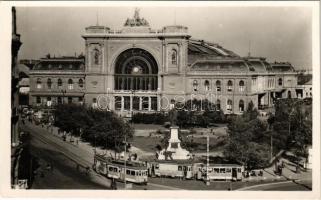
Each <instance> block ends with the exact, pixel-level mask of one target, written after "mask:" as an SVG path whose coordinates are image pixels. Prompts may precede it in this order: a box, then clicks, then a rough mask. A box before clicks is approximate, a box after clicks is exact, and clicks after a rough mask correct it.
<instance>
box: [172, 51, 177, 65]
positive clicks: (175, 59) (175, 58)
mask: <svg viewBox="0 0 321 200" xmlns="http://www.w3.org/2000/svg"><path fill="white" fill-rule="evenodd" d="M171 58H172V64H173V65H176V64H177V51H176V50H175V49H173V50H172V54H171Z"/></svg>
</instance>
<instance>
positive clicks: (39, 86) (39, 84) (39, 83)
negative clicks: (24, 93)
mask: <svg viewBox="0 0 321 200" xmlns="http://www.w3.org/2000/svg"><path fill="white" fill-rule="evenodd" d="M41 88H42V82H41V78H38V79H37V89H41Z"/></svg>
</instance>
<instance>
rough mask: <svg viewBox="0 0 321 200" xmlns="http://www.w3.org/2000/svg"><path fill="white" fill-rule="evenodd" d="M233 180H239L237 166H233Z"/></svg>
mask: <svg viewBox="0 0 321 200" xmlns="http://www.w3.org/2000/svg"><path fill="white" fill-rule="evenodd" d="M232 180H237V168H232Z"/></svg>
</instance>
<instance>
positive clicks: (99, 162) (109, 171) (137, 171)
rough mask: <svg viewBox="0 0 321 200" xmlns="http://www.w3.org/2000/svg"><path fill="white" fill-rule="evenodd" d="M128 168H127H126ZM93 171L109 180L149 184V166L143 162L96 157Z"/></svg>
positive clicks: (97, 155) (102, 156)
mask: <svg viewBox="0 0 321 200" xmlns="http://www.w3.org/2000/svg"><path fill="white" fill-rule="evenodd" d="M125 166H126V167H125ZM93 169H94V170H95V171H96V172H97V173H99V174H102V175H104V176H106V177H107V178H110V179H114V180H119V181H124V180H125V179H126V181H127V182H131V183H136V184H147V181H148V180H147V179H148V176H147V175H148V173H147V166H146V165H145V164H144V163H142V162H134V161H126V165H125V160H115V159H113V158H110V157H106V156H104V155H100V154H96V155H95V156H94V164H93Z"/></svg>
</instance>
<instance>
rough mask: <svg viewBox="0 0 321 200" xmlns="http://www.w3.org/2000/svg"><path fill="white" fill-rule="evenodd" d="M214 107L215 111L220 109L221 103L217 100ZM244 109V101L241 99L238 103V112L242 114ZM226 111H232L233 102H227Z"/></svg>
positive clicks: (229, 100)
mask: <svg viewBox="0 0 321 200" xmlns="http://www.w3.org/2000/svg"><path fill="white" fill-rule="evenodd" d="M215 106H216V109H217V110H220V109H221V101H220V100H219V99H218V100H216V104H215ZM244 109H245V104H244V101H243V100H242V99H241V100H240V101H239V111H240V112H243V111H244ZM226 110H228V111H232V110H233V101H232V100H231V99H228V100H227V105H226Z"/></svg>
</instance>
